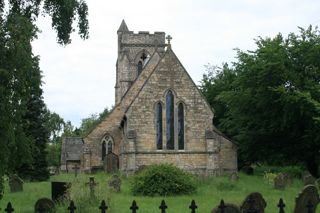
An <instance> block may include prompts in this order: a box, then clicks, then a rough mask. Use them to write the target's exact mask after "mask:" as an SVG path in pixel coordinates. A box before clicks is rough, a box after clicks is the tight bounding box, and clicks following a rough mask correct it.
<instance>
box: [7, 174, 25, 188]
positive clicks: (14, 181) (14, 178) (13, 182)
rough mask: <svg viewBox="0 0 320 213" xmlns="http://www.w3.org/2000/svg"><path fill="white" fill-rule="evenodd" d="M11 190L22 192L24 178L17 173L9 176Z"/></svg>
mask: <svg viewBox="0 0 320 213" xmlns="http://www.w3.org/2000/svg"><path fill="white" fill-rule="evenodd" d="M9 187H10V192H22V191H23V180H22V179H21V178H20V177H19V176H18V175H16V174H14V175H11V176H10V177H9Z"/></svg>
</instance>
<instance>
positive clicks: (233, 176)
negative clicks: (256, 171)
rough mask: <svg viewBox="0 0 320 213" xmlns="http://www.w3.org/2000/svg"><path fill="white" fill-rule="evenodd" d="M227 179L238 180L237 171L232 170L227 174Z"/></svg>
mask: <svg viewBox="0 0 320 213" xmlns="http://www.w3.org/2000/svg"><path fill="white" fill-rule="evenodd" d="M229 180H230V181H232V182H236V181H238V180H239V175H238V172H232V173H231V174H230V176H229Z"/></svg>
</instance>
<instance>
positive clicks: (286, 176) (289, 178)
mask: <svg viewBox="0 0 320 213" xmlns="http://www.w3.org/2000/svg"><path fill="white" fill-rule="evenodd" d="M283 175H284V178H285V180H286V182H287V186H289V185H292V183H293V177H292V175H290V174H289V173H286V172H285V173H283Z"/></svg>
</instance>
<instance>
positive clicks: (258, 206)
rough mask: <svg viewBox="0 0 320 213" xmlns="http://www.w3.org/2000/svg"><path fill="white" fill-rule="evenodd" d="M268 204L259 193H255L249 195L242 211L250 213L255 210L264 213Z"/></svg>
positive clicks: (242, 206) (257, 212) (241, 208)
mask: <svg viewBox="0 0 320 213" xmlns="http://www.w3.org/2000/svg"><path fill="white" fill-rule="evenodd" d="M266 206H267V203H266V201H265V200H264V198H263V197H262V195H261V194H260V193H259V192H253V193H251V194H249V195H248V196H247V197H246V199H245V200H244V201H243V203H242V205H241V207H240V211H241V212H250V211H252V210H253V209H254V210H255V212H256V213H264V209H265V208H266Z"/></svg>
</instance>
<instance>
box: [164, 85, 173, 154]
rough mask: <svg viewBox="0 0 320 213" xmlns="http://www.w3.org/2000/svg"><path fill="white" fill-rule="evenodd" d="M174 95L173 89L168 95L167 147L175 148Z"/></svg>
mask: <svg viewBox="0 0 320 213" xmlns="http://www.w3.org/2000/svg"><path fill="white" fill-rule="evenodd" d="M173 107H174V97H173V94H172V91H170V90H169V91H168V93H167V96H166V124H167V128H166V130H167V149H174V108H173Z"/></svg>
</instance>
